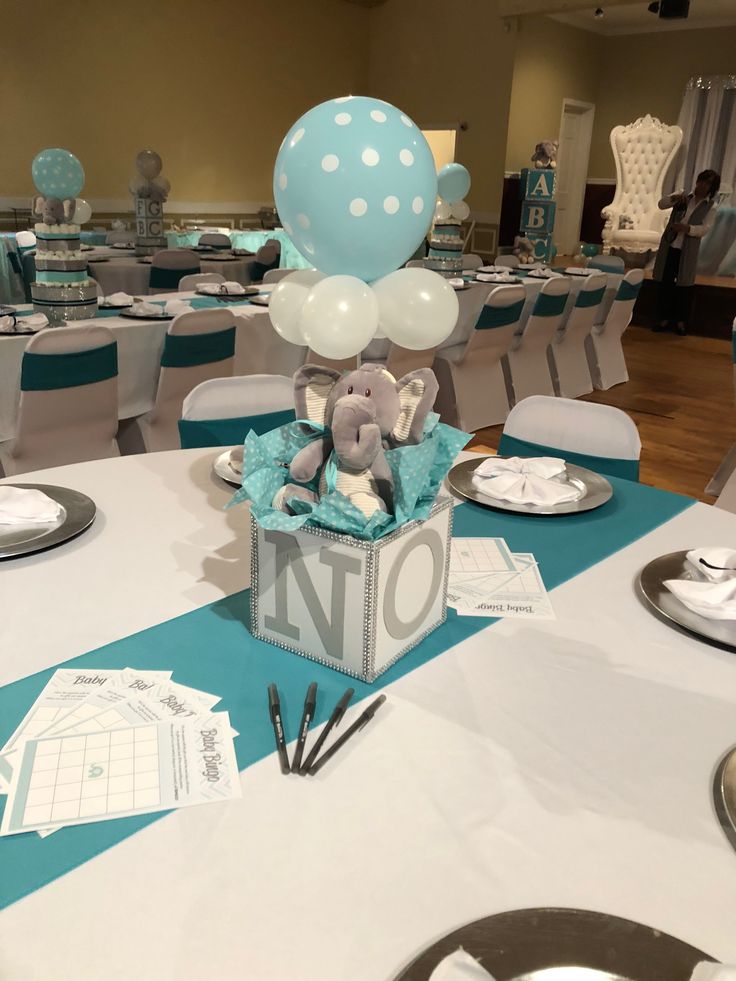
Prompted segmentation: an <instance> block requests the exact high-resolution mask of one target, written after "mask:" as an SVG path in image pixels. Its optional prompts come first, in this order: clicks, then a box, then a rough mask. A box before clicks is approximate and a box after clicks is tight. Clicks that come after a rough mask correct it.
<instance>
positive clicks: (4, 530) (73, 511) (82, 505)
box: [0, 483, 97, 559]
mask: <svg viewBox="0 0 736 981" xmlns="http://www.w3.org/2000/svg"><path fill="white" fill-rule="evenodd" d="M3 486H6V487H7V486H11V487H22V488H23V489H24V490H31V489H32V490H39V491H41V492H42V493H44V494H46V496H47V497H50V498H52V499H53V500H54V501H56V502H57V504H60V505H61V508H62V513H61V516H60V517H59V518H58V519H57V520H56V521H55V522H54V523H49V524H43V525H24V526H21V527H17V526H14V525H0V559H16V558H20V556H22V555H31V554H32V553H33V552H40V551H42V550H43V549H47V548H52V547H53V546H54V545H61V543H62V542H67V541H69V539H70V538H76V536H77V535H81V534H82V532H83V531H86V530H87V528H89V526H90V525H91V524H92V522H93V521H94V520H95V514H96V513H97V508H96V506H95V502H94V501H93V500H92V498H91V497H87V495H86V494H82V493H81V491H76V490H71V489H70V488H68V487H57V486H56V485H55V484H16V483H13V484H11V485H8V484H5V485H3Z"/></svg>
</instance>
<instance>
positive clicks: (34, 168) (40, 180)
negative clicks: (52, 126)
mask: <svg viewBox="0 0 736 981" xmlns="http://www.w3.org/2000/svg"><path fill="white" fill-rule="evenodd" d="M31 176H32V177H33V183H34V184H35V185H36V189H37V190H38V192H39V194H42V195H43V196H44V197H45V198H46V199H47V201H48V202H54V201H59V202H72V201H73V202H74V207H73V208H72V207H71V205H70V204H69V205H67V206H66V207H65V208H64V211H65V212H66V214H68V215H69V216H70V217H69V220H70V221H71V220H72V218H73V219H74V220H75V221H76V222H77V224H79V225H83V224H84V223H85V222H86V221H89V220H90V218H91V217H92V208H90V206H89V204H88V203H87V202H86V201H85V200H84V198H78V197H77V195H78V194H79V192H80V191H81V190H82V188H83V187H84V168H83V167H82V165H81V163H80V162H79V160H78V159H77V158H76V157H75V156H74V154H73V153H71V152H70V151H69V150H62V149H61V148H60V147H49V148H48V149H46V150H41V152H40V153H37V154H36V156H35V157H34V158H33V162H32V164H31ZM51 210H52V211H53V210H54V209H53V208H52V209H51Z"/></svg>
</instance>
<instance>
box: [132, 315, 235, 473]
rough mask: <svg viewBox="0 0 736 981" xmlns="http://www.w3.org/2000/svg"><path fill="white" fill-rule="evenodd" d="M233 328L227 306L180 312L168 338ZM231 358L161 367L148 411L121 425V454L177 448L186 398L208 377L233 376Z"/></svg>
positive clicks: (232, 319)
mask: <svg viewBox="0 0 736 981" xmlns="http://www.w3.org/2000/svg"><path fill="white" fill-rule="evenodd" d="M231 327H232V328H233V329H235V318H234V317H233V314H232V312H231V311H230V310H228V309H227V308H226V307H223V308H222V309H216V310H193V311H191V312H190V313H180V314H178V316H176V317H174V319H173V320H172V321H171V323H170V324H169V329H168V331H167V336H174V337H181V336H184V335H186V336H190V337H191V336H194V335H203V334H216V333H220V332H221V331H225V330H228V329H229V328H231ZM232 370H233V355H230V356H229V357H226V358H222V359H220V360H218V361H210V362H208V363H206V364H196V365H191V366H187V367H170V366H165V365H162V366H161V371H160V374H159V377H158V388H157V389H156V401H155V403H154V406H153V408H152V409H151V411H150V412H147V413H146V414H145V415H143V416H140V417H139V418H138V419H133V420H128V421H126V422H125V423H121V426H120V433H119V441H120V448H121V450H122V451H123V453H126V454H128V453H142V452H148V453H150V452H153V451H156V450H176V449H179V446H180V444H179V429H178V421H179V419H180V418H181V412H182V404H183V402H184V399H185V398H186V396H187V395H188V394H189V393H190V392H191V391H192V389H194V388H195V387H196V386H197V385H199V384H201V383H202V382H203V381H207V379H209V378H222V377H225V376H227V375H228V374H232Z"/></svg>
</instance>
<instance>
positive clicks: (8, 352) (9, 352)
mask: <svg viewBox="0 0 736 981" xmlns="http://www.w3.org/2000/svg"><path fill="white" fill-rule="evenodd" d="M272 288H273V287H271V286H265V287H263V288H262V291H263V292H266V293H267V292H269V291H270V290H271V289H272ZM193 296H195V294H194V293H191V292H184V293H162V294H160V295H159V296H157V297H156V302H160V301H164V300H168V299H173V298H176V299H185V300H186V299H187V298H190V297H193ZM230 309H232V312H233V313H234V314H235V323H236V327H237V330H236V334H235V363H234V366H233V374H236V375H250V374H261V373H267V374H283V375H291V374H293V373H294V372H295V371H296V369H297V368H298V367H299V366H300V365H301V364H303V363H304V357H305V355H306V348H300V347H297V346H296V345H294V344H289V343H288V342H287V341H285V340H283V338H281V337H279V335H278V334H277V333H276V332H275V331H274V329H273V327H272V326H271V321H270V319H269V317H268V308H267V307H262V306H256V305H254V304H253V305H248V304H244V305H241V306H234V307H231V308H230ZM95 323H99V324H102V325H103V326H105V327H109V328H110V329H111V330H112V332H113V334H114V335H115V340H116V341H117V343H118V406H119V408H118V418H120V419H131V418H133V417H134V416H139V415H142V414H143V413H144V412H148V411H149V410H150V409H151V408H153V403H154V400H155V398H156V387H157V385H158V376H159V366H160V361H161V352H162V351H163V344H164V337H165V335H166V330H167V328H168V325H169V323H170V321H168V320H166V321H163V322H160V323H156V322H152V321H150V320H133V319H129V318H127V317H105V318H103V319H98V320H96V321H95ZM59 329H61V330H63V329H64V328H59ZM27 343H28V338H27V336H22V335H19V336H13V337H0V441H2V440H6V439H11V438H12V437H13V436H14V435H15V424H16V415H17V411H18V398H19V393H20V368H21V362H22V359H23V351H24V350H25V347H26V344H27Z"/></svg>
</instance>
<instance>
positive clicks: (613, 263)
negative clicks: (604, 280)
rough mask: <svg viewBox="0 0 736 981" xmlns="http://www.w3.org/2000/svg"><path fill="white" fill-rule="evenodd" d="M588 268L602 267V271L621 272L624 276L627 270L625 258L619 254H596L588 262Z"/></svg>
mask: <svg viewBox="0 0 736 981" xmlns="http://www.w3.org/2000/svg"><path fill="white" fill-rule="evenodd" d="M588 269H600V270H601V272H610V273H620V274H621V275H622V276H623V274H624V273H625V272H626V266H625V265H624V260H623V259H622V258H621V257H620V256H617V255H594V256H593V257H592V259H591V260H590V261H589V262H588Z"/></svg>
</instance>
